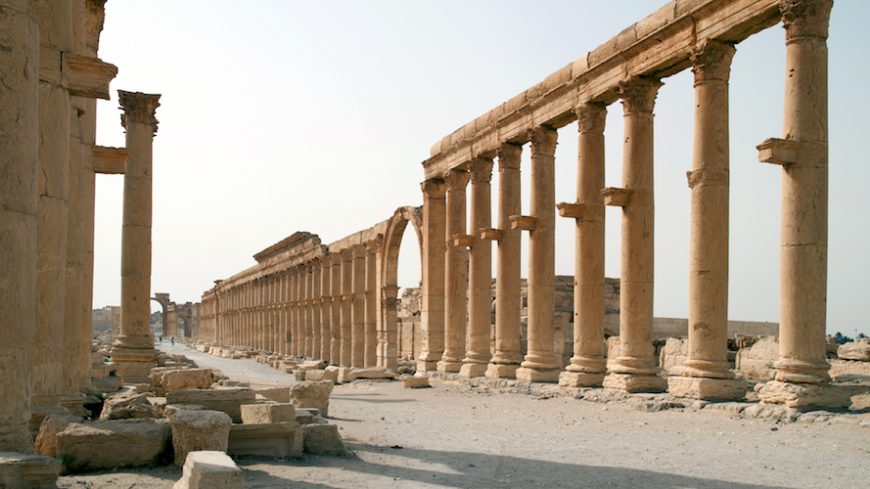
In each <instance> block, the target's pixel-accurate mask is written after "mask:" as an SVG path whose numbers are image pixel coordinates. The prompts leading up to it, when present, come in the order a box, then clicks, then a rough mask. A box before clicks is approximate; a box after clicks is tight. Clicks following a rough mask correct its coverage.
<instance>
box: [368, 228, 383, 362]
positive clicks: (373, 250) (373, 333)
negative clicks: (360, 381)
mask: <svg viewBox="0 0 870 489" xmlns="http://www.w3.org/2000/svg"><path fill="white" fill-rule="evenodd" d="M381 244H383V239H373V240H372V241H369V242H368V243H366V258H365V297H364V306H363V307H364V309H365V313H364V317H365V322H364V324H363V330H364V331H365V333H364V336H365V348H364V352H365V354H364V359H363V366H365V367H377V365H378V358H377V354H378V331H377V319H378V317H377V314H378V310H377V309H378V308H377V306H378V290H377V278H378V277H377V275H378V263H377V262H378V251H379V250H380V248H381Z"/></svg>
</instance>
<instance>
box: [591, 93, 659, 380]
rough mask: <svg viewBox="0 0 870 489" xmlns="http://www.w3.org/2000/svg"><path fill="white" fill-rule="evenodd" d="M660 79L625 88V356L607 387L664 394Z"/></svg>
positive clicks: (616, 363) (622, 348) (621, 330)
mask: <svg viewBox="0 0 870 489" xmlns="http://www.w3.org/2000/svg"><path fill="white" fill-rule="evenodd" d="M660 86H661V82H659V81H658V80H650V79H646V78H635V79H633V80H630V81H628V82H625V83H622V84H620V94H621V95H622V105H623V108H624V111H625V119H624V124H625V142H624V145H623V146H624V152H623V170H622V179H623V187H624V188H623V189H620V190H621V193H622V194H623V195H624V196H627V201H622V202H619V204H620V205H621V206H622V212H623V214H622V260H621V263H622V269H621V274H620V287H621V290H620V297H619V309H620V315H619V340H620V354H619V356H618V357H617V358H615V359H613V360H612V362H611V366H610V373H609V374H608V375H607V377H606V378H605V379H604V387H608V388H613V389H622V390H625V391H628V392H659V391H662V390H664V388H665V381H664V379H662V378H660V377H658V376H657V373H658V367H657V364H656V358H655V357H654V355H653V345H652V322H653V262H654V260H655V253H654V250H653V245H654V242H655V241H654V229H655V223H654V215H655V213H654V211H653V201H654V199H653V106H654V105H655V98H656V94H657V93H658V89H659V87H660Z"/></svg>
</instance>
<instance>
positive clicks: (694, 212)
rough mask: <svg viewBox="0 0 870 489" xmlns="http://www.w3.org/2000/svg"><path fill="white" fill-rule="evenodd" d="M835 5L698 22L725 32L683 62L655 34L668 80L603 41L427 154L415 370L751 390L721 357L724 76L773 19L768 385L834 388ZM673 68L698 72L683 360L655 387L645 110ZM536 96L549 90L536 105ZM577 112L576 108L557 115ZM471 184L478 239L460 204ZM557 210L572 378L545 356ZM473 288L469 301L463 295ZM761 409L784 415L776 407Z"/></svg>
mask: <svg viewBox="0 0 870 489" xmlns="http://www.w3.org/2000/svg"><path fill="white" fill-rule="evenodd" d="M759 3H761V2H759ZM831 6H832V1H831V0H783V1H782V2H779V3H778V4H776V3H774V2H770V6H769V7H768V6H766V5H765V7H766V8H767V9H768V10H759V11H760V12H761V13H759V14H757V16H756V17H751V16H749V14H747V17H746V18H742V19H735V18H733V17H732V18H728V17H727V16H718V15H717V14H716V13H715V12H713V13H707V14H704V15H709V16H710V17H711V19H710V20H709V22H710V24H711V25H716V27H719V28H721V30H722V33H723V34H722V37H721V38H717V37H716V36H715V35H712V34H709V37H705V38H700V35H698V36H699V37H696V38H694V41H693V42H692V43H690V45H691V46H692V47H691V49H690V50H689V51H686V50H685V47H684V46H685V44H681V43H680V42H678V41H680V40H681V39H682V38H680V37H679V36H680V34H672V35H673V36H674V38H673V39H665V41H664V42H662V39H658V40H657V42H658V43H660V44H661V45H664V46H667V45H668V43H669V42H672V43H673V45H674V46H677V47H676V48H675V49H674V51H675V52H674V53H671V58H668V62H667V63H665V62H664V61H661V63H662V64H661V66H660V67H657V66H656V65H655V62H647V63H648V64H646V65H644V64H637V63H635V62H634V61H633V59H636V58H640V59H647V58H644V56H645V55H646V53H644V52H643V51H642V47H636V46H632V47H630V48H625V47H622V48H619V47H618V45H617V44H614V43H608V44H605V45H603V46H602V47H601V48H599V50H596V51H594V52H592V53H590V54H589V55H588V56H587V57H585V58H581V60H579V61H578V62H575V64H574V65H569V66H568V67H567V68H566V69H565V70H561V71H560V72H557V73H555V74H554V75H553V76H551V77H549V78H548V79H547V80H545V82H542V84H541V85H540V86H536V87H535V88H534V89H533V90H529V92H527V93H526V94H523V95H522V96H521V97H520V98H518V99H514V100H511V101H509V102H507V103H506V104H504V105H502V106H501V107H499V108H498V109H496V110H495V111H493V112H492V113H490V114H486V115H484V116H482V117H481V118H478V119H477V120H475V121H473V122H472V123H470V124H468V125H467V126H465V127H463V128H462V129H460V130H459V131H456V132H455V133H453V134H451V135H450V136H448V137H447V138H445V139H444V140H442V141H441V142H440V143H439V144H437V145H436V146H435V148H433V156H432V158H430V159H429V160H427V161H426V162H424V170H425V173H426V177H427V178H426V180H425V181H424V182H423V184H422V191H423V203H424V205H423V216H424V219H423V263H424V268H423V298H422V328H421V329H422V334H423V335H424V336H423V347H422V354H421V355H420V358H419V359H418V363H417V369H418V372H426V371H431V370H438V371H442V372H457V371H458V372H459V373H460V375H464V376H479V375H485V376H487V377H491V378H516V379H519V380H525V381H539V382H555V381H558V382H560V383H561V384H562V385H566V386H573V387H580V386H584V387H589V386H604V387H609V388H616V389H622V390H625V391H629V392H659V391H663V390H665V389H668V390H669V391H670V392H671V393H672V394H673V395H676V396H681V397H689V398H700V399H732V398H739V397H742V396H743V395H744V394H745V393H746V390H747V389H748V387H747V386H746V385H745V384H744V383H742V382H738V381H736V380H735V379H734V377H733V374H732V373H731V371H730V370H729V367H728V362H727V319H728V318H727V306H728V266H729V263H728V239H729V238H728V233H729V218H728V202H729V148H728V144H729V143H728V126H729V121H728V81H729V72H730V65H731V60H732V58H733V57H734V55H735V44H736V42H738V41H740V40H742V39H743V38H744V37H746V36H748V35H750V34H752V33H754V32H755V31H758V30H761V29H763V28H766V27H767V26H769V25H772V24H773V23H775V21H776V20H778V18H779V16H781V18H782V20H783V24H784V27H785V30H786V45H787V54H786V58H787V59H786V64H787V69H788V76H787V77H786V89H785V118H784V124H785V130H784V132H785V137H784V139H773V140H768V141H766V142H764V143H763V144H762V145H761V146H759V151H760V158H761V159H762V161H766V162H769V163H775V164H780V165H782V166H783V172H782V174H783V190H782V193H783V202H782V220H781V223H782V243H781V262H782V263H781V268H782V273H781V289H782V292H781V299H780V306H781V323H780V338H781V351H780V360H779V361H778V362H777V363H776V369H777V374H776V381H777V382H781V383H792V384H824V383H825V382H827V381H828V380H829V378H828V375H827V370H828V364H827V362H826V361H825V352H824V345H825V340H824V335H825V297H826V270H827V269H826V250H827V207H826V206H827V122H826V121H827V106H826V104H827V98H826V97H827V81H826V80H827V76H826V73H827V58H826V38H827V26H828V18H829V14H830V10H831ZM747 8H748V7H747ZM655 15H657V16H658V17H664V16H669V15H672V12H671V11H669V10H667V9H666V8H665V9H662V11H660V12H657V14H655ZM699 15H702V13H699ZM654 20H657V21H658V20H659V19H658V18H656V19H654ZM672 21H673V22H678V21H679V19H674V20H672ZM729 22H734V23H739V22H742V23H743V24H740V25H739V26H735V25H730V24H729ZM653 23H654V22H652V21H651V22H649V23H648V24H646V25H649V24H653ZM639 25H640V24H638V26H639ZM637 28H638V29H639V28H640V27H637ZM736 29H742V31H741V32H742V34H741V36H742V37H741V36H737V37H735V35H734V31H735V30H736ZM714 30H715V29H714V28H710V29H709V32H712V31H714ZM637 42H638V45H639V46H643V45H642V43H641V41H637ZM661 45H659V44H656V48H655V49H666V48H662V47H661ZM608 49H609V50H611V51H608ZM620 49H621V50H622V51H620ZM633 49H634V51H632V50H633ZM602 52H604V53H605V54H608V55H611V56H614V58H613V59H620V58H618V56H621V57H622V58H621V59H623V60H624V61H623V62H624V63H625V64H626V65H625V68H624V70H625V72H627V73H629V76H627V77H623V78H622V80H618V79H617V80H615V81H614V78H613V77H612V76H611V75H610V73H612V71H607V70H609V69H610V68H605V67H604V66H606V65H605V63H604V61H602V60H606V59H611V58H607V57H606V56H604V55H603V54H601V53H602ZM596 56H598V57H599V58H598V59H599V64H598V65H596V64H595V61H594V60H595V59H596ZM653 61H655V60H653ZM578 63H579V68H578ZM668 63H670V64H668ZM680 63H682V64H680ZM674 66H683V67H691V68H692V72H693V74H694V79H695V83H694V90H695V100H696V104H695V131H694V141H693V161H692V167H691V171H689V172H688V175H687V176H688V186H689V188H690V192H691V231H690V236H691V245H690V257H689V260H690V276H689V356H688V360H687V361H686V363H685V367H684V368H683V369H682V370H681V371H680V372H676V374H674V373H672V375H671V377H670V378H668V379H665V377H663V376H661V375H659V372H658V367H657V361H656V358H655V357H654V350H653V345H652V321H653V290H654V247H653V246H654V231H655V222H654V218H655V212H654V202H655V196H654V190H655V185H654V182H653V173H654V172H653V169H654V151H653V139H654V138H653V130H654V117H653V112H654V107H655V100H656V96H657V93H658V90H659V88H660V87H661V85H662V83H661V80H660V79H659V76H660V75H659V73H665V74H666V75H670V74H673V72H674ZM657 70H658V71H657ZM599 73H600V75H599ZM558 83H561V84H562V85H558ZM564 87H570V89H568V88H564ZM529 93H542V94H544V95H541V96H540V100H535V101H534V103H532V101H531V95H529ZM566 94H567V95H566ZM571 94H574V95H571ZM547 97H550V98H547ZM527 98H528V99H529V100H527ZM616 100H619V101H621V102H622V106H623V113H624V119H623V121H624V135H625V137H624V143H623V163H622V184H621V186H619V187H606V186H605V182H604V175H605V172H604V168H605V150H604V122H605V116H606V111H607V108H608V105H609V104H611V103H613V102H614V101H616ZM570 101H573V103H572V107H573V109H572V110H564V109H561V108H560V107H564V106H565V105H566V104H567V103H569V102H570ZM553 107H556V108H553ZM511 108H512V109H511ZM510 110H513V112H510ZM575 120H576V121H578V131H579V154H578V162H577V165H578V166H577V168H578V172H577V199H576V201H575V202H570V203H561V204H559V205H558V206H557V205H556V203H555V201H554V195H555V192H554V190H555V177H554V165H555V160H554V155H555V148H556V143H557V141H556V140H557V132H556V129H557V128H558V127H561V126H564V125H566V124H567V123H569V122H571V121H575ZM538 121H540V122H538ZM494 135H497V138H496V137H494ZM527 147H528V148H529V150H530V152H531V167H530V170H531V171H530V178H529V183H530V199H531V202H530V206H529V209H530V214H529V215H521V213H520V209H521V205H520V204H521V202H520V195H521V192H520V188H521V185H522V182H521V176H520V175H521V174H520V166H521V165H520V159H521V154H522V151H524V150H525V149H526V148H527ZM495 162H497V165H498V171H499V195H498V196H497V197H496V200H497V203H498V217H497V223H496V226H497V227H495V228H491V227H490V225H489V222H488V218H489V217H488V216H489V214H490V205H491V201H490V195H489V194H490V189H489V185H490V184H489V182H490V179H491V172H492V167H493V165H494V163H495ZM469 181H471V182H472V199H471V207H472V208H471V209H470V214H471V225H470V226H468V225H467V224H466V209H465V203H466V196H465V194H466V187H467V185H468V182H469ZM605 206H614V207H619V208H621V210H622V216H621V219H620V223H619V225H620V227H621V245H622V246H621V272H620V280H621V295H620V324H619V333H620V334H619V345H620V346H619V355H618V356H616V357H615V358H611V359H609V362H608V361H606V359H605V343H604V328H603V316H604V216H605V212H604V209H605ZM557 210H558V212H559V214H560V216H562V217H564V218H568V219H573V220H574V221H575V223H576V247H575V288H574V294H575V300H574V305H575V313H574V351H573V356H572V358H571V360H570V363H569V364H568V365H566V366H565V365H562V363H561V359H560V358H558V356H557V355H556V353H555V352H554V345H553V341H554V338H553V311H554V277H555V270H554V253H555V242H554V224H555V217H556V211H557ZM523 234H527V235H528V247H529V260H528V269H527V270H526V272H527V274H528V332H527V337H526V342H527V344H526V349H525V350H526V354H525V356H524V357H521V356H520V351H521V345H520V315H519V312H520V308H521V304H520V276H521V273H522V271H521V270H520V259H519V258H520V241H521V236H522V235H523ZM489 241H493V242H495V244H496V247H495V248H496V263H497V265H496V293H495V296H496V297H495V303H496V304H495V309H496V318H495V328H494V330H495V338H494V345H495V346H494V349H493V351H492V352H491V356H490V352H489V348H488V345H489V343H490V340H491V338H490V336H489V335H490V324H489V316H488V314H484V306H482V305H481V304H482V303H487V302H488V301H489V300H490V298H489V290H490V286H489V284H490V281H491V273H490V269H489V267H488V264H489V263H490V259H491V258H490V253H491V248H492V247H491V246H490V243H489ZM469 249H470V256H471V266H470V267H469V266H468V264H467V263H468V256H469ZM469 272H470V273H469ZM467 290H471V291H472V293H471V294H469V295H468V300H466V291H467ZM484 345H486V346H484ZM484 362H488V367H486V368H485V369H484V368H483V367H482V366H481V365H482V364H483V363H484ZM762 397H764V395H763V393H762ZM769 400H771V402H776V400H775V399H773V398H772V396H771V398H770V399H769Z"/></svg>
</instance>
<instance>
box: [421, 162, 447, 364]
mask: <svg viewBox="0 0 870 489" xmlns="http://www.w3.org/2000/svg"><path fill="white" fill-rule="evenodd" d="M421 188H422V189H423V281H422V282H423V287H422V289H423V300H422V305H421V309H420V335H421V336H422V338H421V340H422V341H421V343H422V346H421V347H420V356H419V357H418V358H417V372H420V373H425V372H429V371H432V370H435V368H436V366H437V364H438V361H439V360H441V356H442V354H443V353H444V253H445V240H444V237H445V236H446V232H447V230H446V227H445V226H446V223H445V221H446V219H447V215H446V203H445V199H444V195H445V191H446V188H445V185H444V180H442V179H440V178H435V179H431V180H427V181H425V182H423V184H422V185H421Z"/></svg>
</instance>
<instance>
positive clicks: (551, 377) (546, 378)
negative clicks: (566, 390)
mask: <svg viewBox="0 0 870 489" xmlns="http://www.w3.org/2000/svg"><path fill="white" fill-rule="evenodd" d="M560 371H561V370H560V369H557V368H554V369H552V370H537V369H533V368H523V367H520V368H518V369H517V370H516V372H515V375H516V379H517V380H519V381H521V382H559V372H560Z"/></svg>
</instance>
